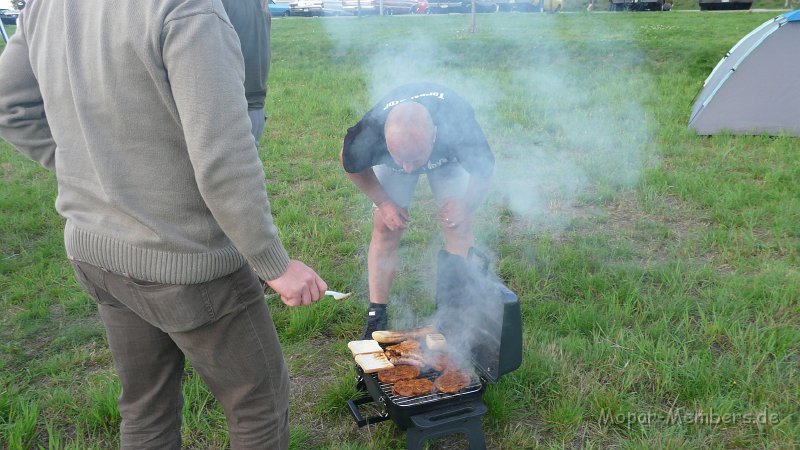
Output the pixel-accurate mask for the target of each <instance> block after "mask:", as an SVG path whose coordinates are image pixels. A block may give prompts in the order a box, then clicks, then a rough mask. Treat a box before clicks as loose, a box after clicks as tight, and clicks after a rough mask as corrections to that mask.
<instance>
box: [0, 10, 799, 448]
mask: <svg viewBox="0 0 800 450" xmlns="http://www.w3.org/2000/svg"><path fill="white" fill-rule="evenodd" d="M756 7H759V6H758V5H756ZM772 16H773V13H747V12H744V13H725V14H714V13H708V14H706V13H703V14H677V13H676V14H661V13H652V14H651V13H637V14H628V13H622V14H562V15H547V14H491V15H489V14H483V15H479V16H478V21H477V32H476V33H475V34H471V33H469V32H468V29H469V24H470V23H469V18H468V16H458V15H449V16H448V15H437V16H425V17H404V18H394V17H386V18H378V17H370V18H362V19H356V18H342V19H333V18H323V19H280V20H275V21H274V22H273V62H272V72H271V74H270V90H269V98H268V105H267V112H268V115H269V119H268V125H267V131H266V133H265V135H264V138H263V140H262V151H261V153H262V159H263V161H264V167H265V171H266V174H267V184H268V190H269V194H270V197H271V199H272V202H273V206H274V211H275V214H276V220H277V223H278V225H279V226H280V229H281V235H282V238H283V241H284V243H285V244H286V246H287V248H289V250H290V253H291V254H292V256H293V257H296V258H298V259H301V260H303V261H305V262H307V263H308V264H310V265H311V266H312V267H315V268H316V269H318V271H319V272H320V274H322V276H323V277H324V278H325V279H326V280H327V282H328V284H329V285H330V286H331V287H332V288H333V289H337V290H346V291H349V290H352V291H354V292H355V293H356V295H355V296H354V297H353V298H352V300H348V301H346V302H343V303H339V302H334V301H331V300H323V301H321V302H319V303H318V304H316V305H314V306H312V307H309V308H304V309H288V308H286V307H284V306H283V305H282V304H281V303H280V302H279V301H278V300H276V299H275V298H273V297H268V298H267V301H268V303H269V305H270V308H271V310H272V313H273V317H274V319H275V322H276V325H277V327H278V331H279V335H280V337H281V340H282V342H283V343H284V350H285V356H286V360H287V363H288V366H289V370H290V374H291V377H292V386H291V389H292V391H291V402H292V403H291V423H292V431H291V448H297V449H300V448H302V449H307V448H314V449H316V448H320V449H385V448H402V447H403V446H404V434H403V433H402V432H400V431H399V430H397V429H396V428H395V427H393V426H392V425H391V424H388V423H384V424H378V425H374V426H371V427H369V428H364V429H358V428H357V427H356V426H355V425H354V424H353V422H352V421H351V420H350V417H349V414H348V412H347V410H346V407H345V405H344V401H345V400H346V399H348V398H353V397H354V396H356V395H357V392H356V391H355V386H354V378H353V376H354V373H353V369H352V363H351V359H350V356H349V351H348V350H347V348H346V342H347V341H348V340H351V339H353V338H355V337H357V336H358V335H360V333H361V326H362V315H363V313H364V308H365V302H366V248H367V245H368V243H369V233H370V224H369V213H370V205H369V203H368V202H367V201H366V200H365V198H364V197H363V196H362V195H360V194H359V193H358V191H357V190H356V189H355V187H354V186H352V184H351V183H349V182H348V181H347V179H346V178H345V177H344V175H343V173H342V170H341V168H340V165H339V162H338V153H339V150H340V147H341V141H342V138H343V135H344V132H345V130H346V129H347V127H349V126H351V125H352V124H354V123H355V122H356V121H357V120H358V118H359V117H360V116H361V115H362V114H363V113H364V112H365V111H366V110H367V109H368V108H369V106H370V104H371V101H373V100H374V99H375V98H376V97H377V96H378V95H380V94H381V93H382V92H383V91H385V90H386V89H387V88H389V87H391V86H393V85H394V84H397V83H400V82H403V81H410V80H414V79H429V80H433V81H439V82H442V83H445V84H448V85H451V86H452V87H454V88H456V89H457V90H459V91H460V92H461V93H462V94H464V96H465V97H467V99H468V100H470V101H471V102H472V103H473V105H475V110H476V114H477V116H478V119H479V121H480V122H481V123H482V124H483V125H484V128H485V131H486V134H487V136H488V138H489V141H490V143H491V144H492V146H493V148H494V150H495V152H496V155H497V159H498V164H497V176H496V177H495V181H494V184H493V190H492V192H491V194H490V196H489V198H488V199H487V201H486V204H485V205H484V207H483V208H482V209H481V212H480V217H479V220H478V221H477V225H476V234H477V237H478V241H479V242H480V247H481V248H483V249H484V250H486V251H487V252H488V253H489V254H490V255H491V257H492V261H493V269H494V270H495V272H496V273H498V275H499V276H501V278H502V279H503V280H504V281H505V282H506V284H508V286H509V287H510V288H511V289H512V290H514V291H515V292H516V293H517V295H518V296H519V299H520V302H521V307H522V314H523V321H524V326H525V332H524V349H525V354H524V359H523V362H522V365H521V367H520V368H519V369H518V370H516V371H515V372H512V373H510V374H508V375H506V376H504V377H503V378H502V380H501V382H500V383H498V384H496V385H491V386H489V387H488V389H487V391H486V393H485V396H484V401H485V402H486V403H487V405H488V406H489V409H490V412H489V414H488V415H487V417H486V418H485V420H484V430H485V432H486V435H487V439H488V442H489V448H493V449H501V448H502V449H520V448H563V447H573V448H608V447H616V448H631V449H633V448H687V449H688V448H698V447H708V448H779V449H784V448H785V449H789V448H796V447H797V446H800V418H799V417H798V412H797V411H798V404H797V399H798V398H800V381H798V380H800V377H798V368H800V352H799V350H800V330H799V329H798V324H800V307H798V298H800V271H798V269H797V267H799V266H800V264H799V263H800V261H798V250H800V222H798V220H797V219H798V217H800V201H798V198H800V169H798V168H799V167H800V154H799V153H798V152H797V148H798V146H797V139H796V138H788V137H746V136H726V135H720V136H714V137H699V136H696V135H695V134H694V133H692V132H691V131H690V130H688V129H687V126H686V122H687V119H688V114H689V111H690V109H691V105H692V101H693V98H694V95H695V94H696V93H697V92H698V90H699V89H700V87H701V86H702V82H703V79H704V78H705V77H706V76H707V75H708V73H709V72H710V70H711V69H712V68H713V67H714V65H715V64H716V62H717V61H718V60H719V59H720V57H721V56H722V55H723V54H724V53H725V52H726V51H727V50H728V49H730V47H731V46H732V45H733V44H734V43H735V42H736V41H737V40H738V39H739V38H741V37H742V36H744V35H745V34H746V33H748V32H749V31H750V30H752V29H753V28H755V27H756V26H757V25H759V24H761V23H762V22H764V21H765V20H767V19H769V18H770V17H772ZM0 192H2V193H3V194H2V195H0V229H1V230H2V235H1V236H0V251H2V254H1V255H0V312H2V314H1V315H0V443H2V444H0V447H2V448H8V449H15V450H16V449H28V448H48V449H62V448H64V449H90V448H111V447H114V446H115V443H116V442H117V439H118V433H117V426H118V424H119V416H118V414H117V413H116V410H115V408H114V398H115V397H116V395H117V393H118V390H119V385H118V382H117V381H116V378H115V376H114V374H113V367H112V363H111V358H110V354H109V352H108V350H107V348H106V346H105V343H104V336H103V330H102V326H101V325H100V324H99V321H98V319H97V316H96V312H95V308H94V305H93V304H92V302H91V300H90V299H89V298H88V296H87V295H86V294H85V293H83V292H82V291H81V289H80V288H79V286H78V285H77V283H76V282H75V280H74V278H73V276H72V274H71V269H70V266H69V264H68V262H67V261H66V258H65V256H64V251H63V244H62V226H63V222H62V220H61V219H60V218H59V217H58V216H57V215H56V214H55V212H54V211H53V201H54V198H55V194H56V191H55V178H54V177H53V176H52V175H51V174H48V173H46V172H45V171H43V170H42V169H40V168H39V167H38V166H37V165H36V164H34V163H32V162H30V161H27V160H26V159H24V158H23V157H21V156H20V155H18V154H17V153H15V152H14V151H13V149H11V148H10V146H8V145H7V144H4V143H0ZM431 202H432V200H431V197H430V194H429V193H428V191H427V190H425V189H420V192H419V198H418V202H417V203H415V206H414V208H412V216H413V219H414V222H413V228H412V230H410V232H409V233H408V234H407V236H406V238H405V239H404V241H403V247H402V259H401V264H400V266H399V277H398V280H397V283H396V284H395V288H394V290H393V295H394V299H393V302H392V306H391V310H392V317H393V320H394V322H395V325H409V324H415V323H419V322H424V321H425V315H426V314H428V313H430V311H431V310H432V304H431V301H432V286H433V282H432V281H431V279H430V278H431V277H430V273H431V271H432V269H433V264H434V261H435V254H436V252H437V251H438V249H439V248H440V247H441V237H440V235H439V234H438V230H437V229H436V223H435V219H434V216H433V212H432V211H431ZM184 394H185V397H186V403H185V407H184V412H183V420H184V429H183V438H184V443H185V445H186V446H187V447H188V448H198V449H200V448H203V449H206V448H225V447H226V446H227V435H226V431H225V430H226V425H225V420H224V416H223V414H222V411H221V408H220V406H219V405H218V404H217V403H216V402H215V400H214V399H213V397H212V396H211V395H210V393H209V392H208V391H207V389H206V388H205V386H204V385H203V384H202V382H200V380H199V378H198V377H197V375H196V374H195V373H194V371H193V370H191V368H189V370H188V371H187V377H186V381H185V384H184ZM460 444H463V441H461V440H459V439H441V440H438V441H436V442H435V443H433V444H432V445H431V448H448V449H449V448H455V446H458V445H460Z"/></svg>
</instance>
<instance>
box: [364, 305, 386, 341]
mask: <svg viewBox="0 0 800 450" xmlns="http://www.w3.org/2000/svg"><path fill="white" fill-rule="evenodd" d="M388 322H389V315H388V314H387V313H386V305H382V304H376V303H370V304H369V312H368V313H367V326H366V327H364V334H363V335H362V336H361V339H362V340H368V339H372V332H373V331H383V330H385V329H386V328H387V325H388Z"/></svg>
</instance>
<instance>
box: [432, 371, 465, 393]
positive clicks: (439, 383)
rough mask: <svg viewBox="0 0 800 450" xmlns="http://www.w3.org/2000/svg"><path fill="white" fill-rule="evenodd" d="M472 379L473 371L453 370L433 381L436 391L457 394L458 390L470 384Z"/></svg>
mask: <svg viewBox="0 0 800 450" xmlns="http://www.w3.org/2000/svg"><path fill="white" fill-rule="evenodd" d="M471 381H472V374H471V373H469V372H462V371H456V370H451V371H448V372H445V373H443V374H442V375H441V376H440V377H438V378H436V380H434V382H433V388H434V390H435V391H436V392H444V393H445V394H455V393H456V392H459V391H460V390H462V389H464V388H465V387H467V386H469V383H470V382H471Z"/></svg>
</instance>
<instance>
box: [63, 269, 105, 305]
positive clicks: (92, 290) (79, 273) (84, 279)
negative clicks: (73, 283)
mask: <svg viewBox="0 0 800 450" xmlns="http://www.w3.org/2000/svg"><path fill="white" fill-rule="evenodd" d="M70 263H71V264H72V270H73V272H75V279H76V280H78V284H80V285H81V287H82V288H83V290H84V291H86V293H87V294H89V296H90V297H92V299H93V300H94V301H95V302H97V303H100V297H99V296H98V295H97V288H96V287H95V284H94V283H93V282H92V281H91V280H90V279H89V277H88V276H87V275H86V273H85V272H84V271H83V269H81V267H80V266H79V265H78V263H77V262H75V261H70Z"/></svg>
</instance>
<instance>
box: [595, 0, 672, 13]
mask: <svg viewBox="0 0 800 450" xmlns="http://www.w3.org/2000/svg"><path fill="white" fill-rule="evenodd" d="M670 9H672V3H671V0H669V1H665V0H608V10H609V11H669V10H670Z"/></svg>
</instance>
